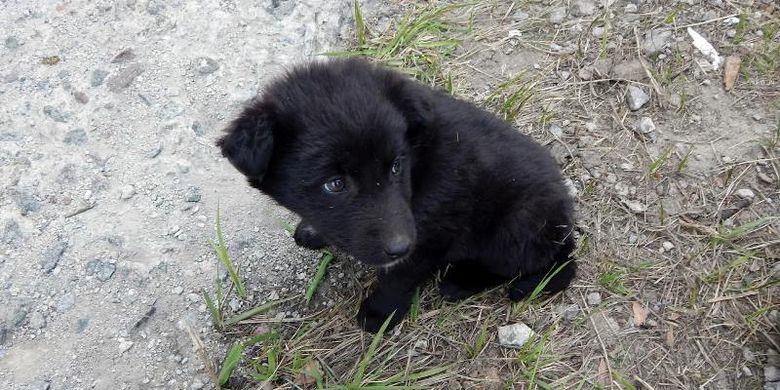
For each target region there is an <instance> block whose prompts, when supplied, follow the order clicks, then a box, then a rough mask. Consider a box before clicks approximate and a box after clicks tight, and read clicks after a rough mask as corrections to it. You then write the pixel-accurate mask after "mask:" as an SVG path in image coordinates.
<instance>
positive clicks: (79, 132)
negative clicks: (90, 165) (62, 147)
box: [62, 127, 87, 146]
mask: <svg viewBox="0 0 780 390" xmlns="http://www.w3.org/2000/svg"><path fill="white" fill-rule="evenodd" d="M62 142H64V143H66V144H68V145H75V146H79V145H84V144H85V143H87V131H86V130H84V128H83V127H78V128H75V129H73V130H68V132H67V133H65V138H63V139H62Z"/></svg>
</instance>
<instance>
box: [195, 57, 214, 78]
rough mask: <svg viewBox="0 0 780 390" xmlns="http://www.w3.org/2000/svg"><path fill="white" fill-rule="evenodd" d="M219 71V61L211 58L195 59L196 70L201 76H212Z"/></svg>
mask: <svg viewBox="0 0 780 390" xmlns="http://www.w3.org/2000/svg"><path fill="white" fill-rule="evenodd" d="M217 69H219V64H218V63H217V61H215V60H213V59H211V58H209V57H198V58H196V59H195V70H197V71H198V73H200V74H211V73H214V72H216V71H217Z"/></svg>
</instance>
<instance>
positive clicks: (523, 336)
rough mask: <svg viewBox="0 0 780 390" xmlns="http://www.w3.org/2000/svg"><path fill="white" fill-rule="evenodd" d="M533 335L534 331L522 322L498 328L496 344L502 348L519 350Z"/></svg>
mask: <svg viewBox="0 0 780 390" xmlns="http://www.w3.org/2000/svg"><path fill="white" fill-rule="evenodd" d="M533 335H534V331H533V330H531V328H529V327H528V325H526V324H523V323H522V322H518V323H516V324H511V325H505V326H499V327H498V343H499V344H500V345H502V346H504V347H511V348H520V347H522V346H523V344H525V343H526V342H527V341H528V339H530V338H531V336H533Z"/></svg>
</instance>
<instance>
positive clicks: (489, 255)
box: [218, 59, 576, 332]
mask: <svg viewBox="0 0 780 390" xmlns="http://www.w3.org/2000/svg"><path fill="white" fill-rule="evenodd" d="M226 131H227V134H226V135H225V136H224V137H223V138H222V139H220V140H219V141H218V145H219V146H220V147H221V149H222V152H223V154H224V155H225V156H226V157H227V158H228V159H229V160H230V162H231V163H232V164H233V165H234V166H235V167H236V168H237V169H238V170H239V171H241V172H242V173H243V174H244V175H246V176H247V178H248V180H249V183H250V184H251V185H252V186H254V187H255V188H257V189H259V190H261V191H262V192H264V193H266V194H268V195H269V196H271V197H272V198H273V199H274V200H276V201H277V202H278V203H279V204H281V205H283V206H285V207H287V208H289V209H290V210H292V211H294V212H296V213H298V214H299V215H300V216H301V217H302V221H301V223H300V225H299V226H298V229H296V232H295V241H296V243H298V244H299V245H302V246H305V247H308V248H321V247H323V246H325V245H332V246H335V247H338V248H340V249H342V250H344V251H346V252H348V253H350V254H352V255H353V256H354V257H355V258H357V259H358V260H360V261H362V262H364V263H367V264H371V265H374V266H378V267H379V275H378V283H377V285H376V287H375V288H374V291H373V292H372V293H371V295H369V297H368V298H367V299H366V300H365V301H364V302H363V304H362V306H361V309H360V312H359V313H358V320H359V321H360V323H361V325H362V326H363V328H364V329H366V330H368V331H372V332H375V331H376V330H377V329H378V328H379V326H380V325H381V324H382V323H383V322H384V320H385V319H386V318H387V317H388V316H389V315H390V314H392V313H395V314H394V317H393V320H392V321H391V326H393V325H395V324H396V323H398V322H399V321H400V320H401V319H402V318H403V316H404V314H405V313H406V311H407V309H408V307H409V304H410V300H411V296H412V293H413V291H414V290H415V288H416V287H417V286H419V285H420V284H421V283H423V282H425V281H426V280H428V279H430V278H431V277H432V276H433V275H434V273H435V272H437V271H442V272H443V275H442V281H441V286H440V288H441V291H442V293H443V295H444V296H445V297H447V298H449V299H461V298H465V297H467V296H469V295H472V294H474V293H477V292H479V291H481V290H484V289H486V288H489V287H493V286H497V285H500V284H502V283H507V282H511V284H510V288H509V296H510V298H511V299H512V300H520V299H522V298H523V297H524V296H525V295H526V294H528V293H530V292H531V291H532V290H533V289H534V288H535V287H536V285H537V284H538V283H539V282H540V281H541V280H542V278H543V277H544V276H545V275H547V274H548V273H550V272H551V271H552V270H554V269H557V268H558V267H559V266H562V265H564V264H565V266H564V267H563V269H562V270H560V272H559V273H557V274H556V276H555V277H554V278H552V280H551V281H550V283H549V284H547V286H546V288H545V291H547V292H557V291H560V290H562V289H563V288H565V287H566V286H568V284H569V282H570V281H571V279H572V278H573V277H574V274H575V270H576V265H575V263H574V261H573V259H571V261H570V258H569V256H570V254H571V252H572V250H573V249H574V240H573V237H572V231H573V220H572V213H573V210H572V209H573V201H572V199H571V198H570V197H569V195H568V193H567V191H566V189H565V187H564V185H563V182H562V178H561V175H560V172H559V169H558V167H557V166H556V164H555V161H554V160H553V158H552V157H551V156H550V154H549V153H548V151H547V150H546V149H544V147H542V146H541V145H539V144H537V143H534V142H533V141H532V140H531V139H530V138H529V137H527V136H525V135H523V134H520V133H518V132H517V131H516V130H515V129H513V128H512V127H511V126H510V125H508V124H507V123H505V122H504V121H502V120H500V119H498V118H496V117H495V116H494V115H492V114H489V113H487V112H485V111H484V110H481V109H479V108H477V107H476V106H474V105H473V104H471V103H468V102H465V101H462V100H458V99H455V98H453V97H451V96H449V95H446V94H443V93H439V92H436V91H433V90H431V89H430V88H427V87H425V86H422V85H420V84H418V83H416V82H414V81H412V80H410V79H408V78H406V77H404V76H402V75H400V74H398V73H396V72H393V71H390V70H387V69H385V68H382V67H379V66H375V65H372V64H370V63H368V62H366V61H364V60H357V59H349V60H331V61H328V62H317V63H313V64H309V65H306V66H302V67H299V68H296V69H294V70H293V71H291V72H289V73H288V74H287V75H286V76H285V77H283V78H281V79H279V80H277V81H276V82H274V83H272V84H271V85H270V86H269V87H268V88H267V90H266V91H265V92H264V93H262V95H261V96H259V97H258V99H257V100H255V101H254V102H253V103H251V104H250V105H249V106H248V107H247V108H245V109H244V111H243V113H242V114H241V115H240V116H239V117H238V119H236V120H235V121H233V123H232V124H231V125H230V126H229V127H228V128H227V130H226ZM339 180H340V181H339ZM326 183H329V184H327V185H326ZM342 188H343V190H342ZM334 190H336V192H333V191H334ZM338 190H341V191H340V192H339V191H338Z"/></svg>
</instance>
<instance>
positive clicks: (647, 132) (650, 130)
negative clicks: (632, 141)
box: [634, 116, 655, 140]
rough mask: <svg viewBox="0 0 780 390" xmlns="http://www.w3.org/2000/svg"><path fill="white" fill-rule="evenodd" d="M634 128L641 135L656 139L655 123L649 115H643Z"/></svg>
mask: <svg viewBox="0 0 780 390" xmlns="http://www.w3.org/2000/svg"><path fill="white" fill-rule="evenodd" d="M634 129H635V130H636V131H637V132H638V133H639V134H641V135H643V136H646V137H648V138H650V139H651V140H655V123H653V120H652V119H650V118H649V117H646V116H643V117H641V118H639V120H638V121H637V122H636V125H635V126H634Z"/></svg>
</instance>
